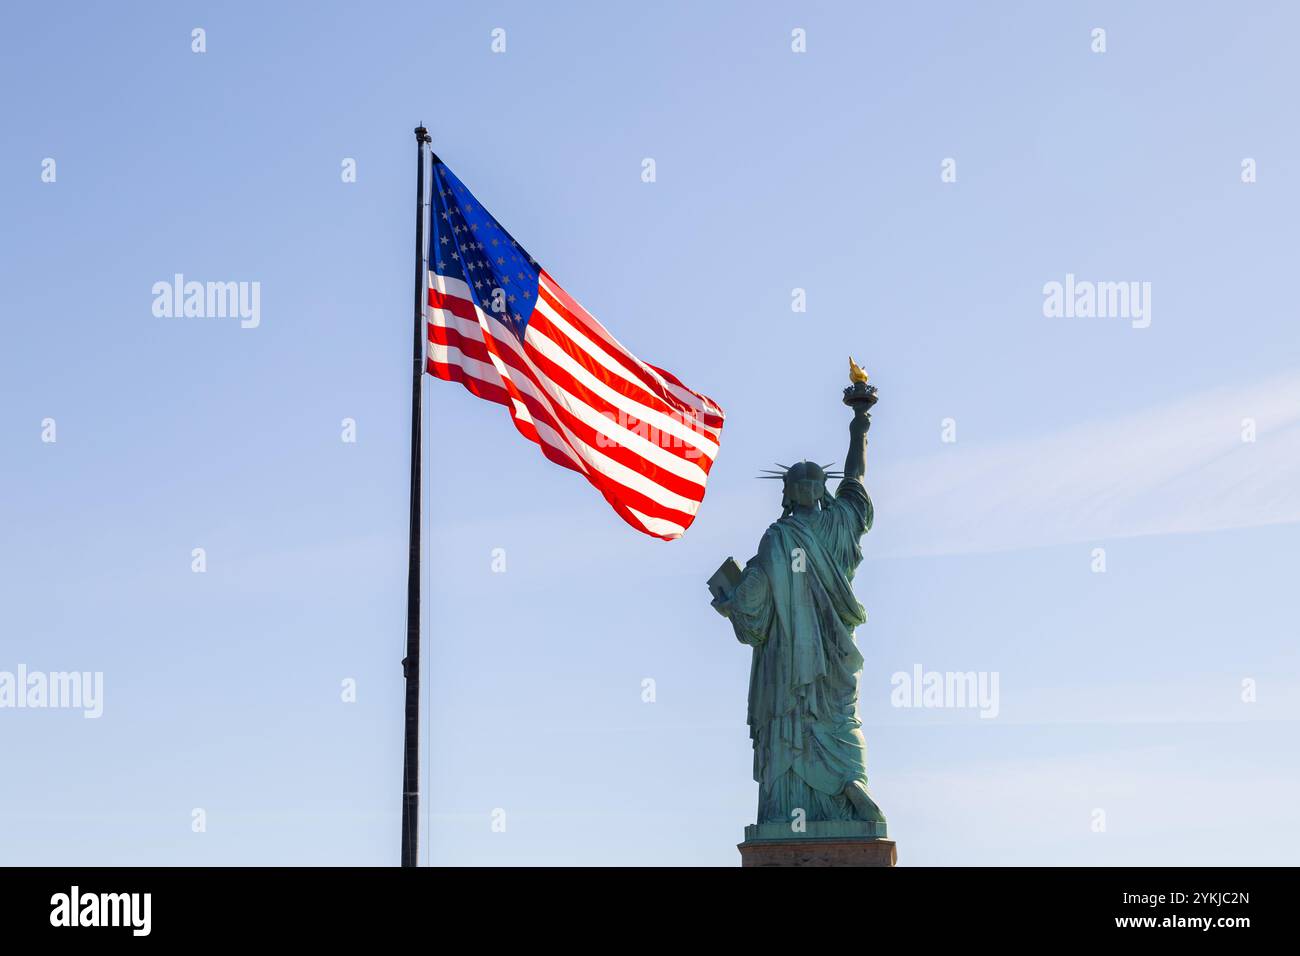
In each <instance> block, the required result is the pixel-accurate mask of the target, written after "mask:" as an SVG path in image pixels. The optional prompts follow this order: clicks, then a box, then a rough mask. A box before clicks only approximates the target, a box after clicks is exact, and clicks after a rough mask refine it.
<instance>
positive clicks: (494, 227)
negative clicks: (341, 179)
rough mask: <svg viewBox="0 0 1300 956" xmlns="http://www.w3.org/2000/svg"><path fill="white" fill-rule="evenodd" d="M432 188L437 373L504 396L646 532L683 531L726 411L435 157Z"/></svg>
mask: <svg viewBox="0 0 1300 956" xmlns="http://www.w3.org/2000/svg"><path fill="white" fill-rule="evenodd" d="M433 187H434V188H433V197H432V202H431V204H430V209H431V212H430V219H431V221H432V228H431V229H430V232H429V235H430V241H429V271H428V276H429V309H428V312H427V324H428V333H429V352H428V361H427V365H426V368H427V371H428V372H429V374H430V375H433V376H436V377H437V378H441V379H445V380H446V381H449V382H460V383H461V384H462V385H464V386H465V387H466V388H467V389H469V390H470V391H471V392H473V393H474V394H475V395H477V396H478V397H479V398H485V399H487V400H488V401H491V402H497V403H498V404H501V405H504V406H505V407H506V408H507V409H508V410H509V412H510V417H511V420H512V421H513V422H514V423H515V428H517V429H518V430H519V433H520V434H521V435H523V436H524V437H525V438H527V439H528V440H529V441H533V442H536V443H537V445H538V447H540V448H541V451H542V454H543V455H545V456H546V457H547V458H549V459H550V460H551V461H553V462H555V463H556V464H557V465H563V466H564V467H565V468H571V469H573V470H574V471H576V472H578V473H579V474H581V475H583V476H584V477H585V478H586V479H587V480H588V481H589V482H591V483H592V484H593V485H594V486H595V487H596V489H597V490H598V491H599V492H600V493H601V494H602V495H604V496H605V500H606V501H608V502H609V503H610V505H611V506H612V507H613V508H614V510H615V511H616V512H618V514H619V515H620V516H621V517H622V518H623V520H625V521H626V522H627V523H628V524H630V525H632V527H634V528H636V529H637V530H638V531H642V532H645V533H646V534H649V535H653V536H655V537H657V538H663V539H665V540H671V539H673V538H679V537H681V535H682V533H683V532H684V531H685V530H686V529H687V528H689V527H690V525H691V522H692V521H694V520H695V513H696V512H697V511H699V508H700V502H701V501H702V500H703V498H704V485H705V482H706V480H707V479H708V476H709V469H710V468H711V467H712V466H713V461H714V459H715V458H716V457H717V454H718V442H719V440H720V438H721V435H722V421H723V412H722V409H721V408H719V407H718V405H717V404H716V403H715V402H713V401H712V400H711V399H709V398H707V397H706V396H704V395H701V394H700V393H699V392H695V391H692V390H691V389H689V388H687V387H686V386H685V385H683V384H682V383H681V382H680V381H678V380H677V379H676V378H675V377H674V376H673V375H671V374H670V373H668V372H666V371H664V370H663V369H661V368H656V367H655V366H653V365H649V364H647V363H645V362H643V361H641V360H640V359H639V358H637V357H636V356H635V355H633V354H632V353H631V352H629V351H628V350H627V349H626V348H624V347H623V346H622V345H620V344H619V342H618V340H617V339H615V338H614V337H613V336H612V335H610V334H609V332H607V331H605V328H604V326H602V325H601V324H600V323H599V322H597V321H596V320H595V319H594V318H593V317H592V316H591V314H590V313H588V312H587V310H586V309H584V308H583V307H582V306H581V305H579V304H578V302H577V300H576V299H574V298H573V297H572V296H570V295H569V294H568V293H567V292H565V291H564V289H562V288H561V287H560V284H559V283H558V282H556V281H555V279H554V278H552V277H551V275H550V274H549V273H548V272H547V271H546V270H545V269H543V268H542V267H541V266H540V265H539V264H538V263H537V261H536V260H535V259H534V258H533V257H532V256H530V255H529V254H528V253H527V251H525V249H524V248H523V246H521V245H519V243H517V242H516V241H515V240H514V239H513V238H511V236H510V234H509V233H508V232H506V231H505V230H504V229H503V228H501V224H500V223H498V222H497V221H496V219H494V218H493V217H492V215H491V214H490V213H489V212H488V211H487V210H486V209H484V208H483V206H482V204H481V203H479V201H478V200H477V199H475V198H474V196H473V195H472V194H471V193H470V191H469V190H468V189H466V188H465V184H464V183H462V182H461V181H460V180H459V179H457V178H456V176H455V174H454V173H452V171H451V170H450V169H448V168H447V165H446V164H445V163H443V162H442V161H441V160H440V159H438V157H436V156H435V157H434V158H433Z"/></svg>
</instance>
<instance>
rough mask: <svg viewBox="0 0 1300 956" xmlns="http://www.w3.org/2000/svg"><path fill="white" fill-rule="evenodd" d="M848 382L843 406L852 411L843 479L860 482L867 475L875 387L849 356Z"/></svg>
mask: <svg viewBox="0 0 1300 956" xmlns="http://www.w3.org/2000/svg"><path fill="white" fill-rule="evenodd" d="M849 382H850V383H851V384H850V385H849V387H848V388H846V389H845V390H844V404H845V405H847V406H849V408H851V409H853V421H851V422H849V453H848V454H847V455H845V456H844V477H845V478H856V479H858V481H861V480H862V476H863V475H865V474H866V473H867V430H868V429H869V428H871V406H872V405H874V404H876V387H875V386H874V385H868V384H867V373H866V372H864V371H863V370H862V368H861V367H860V366H859V365H858V363H857V362H855V361H853V357H852V356H849Z"/></svg>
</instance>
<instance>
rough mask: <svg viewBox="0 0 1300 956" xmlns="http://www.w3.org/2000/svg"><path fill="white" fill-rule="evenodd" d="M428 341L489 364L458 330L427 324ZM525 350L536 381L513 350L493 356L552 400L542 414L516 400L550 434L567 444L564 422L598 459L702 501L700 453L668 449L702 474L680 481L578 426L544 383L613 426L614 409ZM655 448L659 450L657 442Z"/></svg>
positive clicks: (707, 464) (477, 344) (476, 343)
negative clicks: (607, 415) (606, 416)
mask: <svg viewBox="0 0 1300 956" xmlns="http://www.w3.org/2000/svg"><path fill="white" fill-rule="evenodd" d="M429 340H430V341H432V342H436V343H437V344H439V345H446V346H450V347H453V348H458V349H460V350H461V351H462V352H463V353H464V354H465V355H466V356H467V357H469V358H473V359H476V360H477V361H480V362H485V363H490V362H491V357H490V356H489V355H488V349H487V347H486V346H485V345H484V343H483V341H482V340H481V339H480V340H471V339H469V338H467V337H466V336H465V335H463V334H462V333H460V332H458V331H457V330H455V329H452V328H449V327H447V326H440V325H434V324H432V323H430V325H429ZM525 351H526V352H527V353H528V358H529V359H530V360H531V361H532V362H533V363H535V364H536V365H537V366H538V367H539V369H538V370H539V371H540V372H541V375H540V376H539V375H538V374H537V373H536V372H534V371H533V370H532V369H530V368H528V367H527V365H526V364H525V363H524V362H523V361H521V360H520V359H519V358H518V356H517V355H516V354H515V353H514V351H513V350H512V349H502V350H501V351H500V353H498V354H499V355H500V357H501V359H502V361H503V362H504V363H505V364H506V365H507V367H509V368H510V370H511V372H512V373H515V374H518V375H522V376H525V377H527V378H528V380H529V381H530V382H532V383H533V384H534V385H535V386H536V387H537V388H538V389H540V390H541V391H542V393H543V394H545V395H546V396H547V398H549V399H551V405H552V406H553V409H547V408H546V406H545V405H543V404H541V403H540V402H538V401H537V400H536V399H535V398H523V397H521V401H523V402H524V403H525V405H526V406H527V407H528V409H529V411H530V412H532V411H534V408H536V409H537V411H538V412H539V416H538V417H541V416H542V415H545V416H546V418H545V420H546V422H547V424H549V425H551V427H552V428H554V429H555V431H556V432H557V433H558V434H559V435H560V437H561V438H562V439H563V440H565V441H566V443H570V442H569V438H568V435H566V434H565V432H564V431H563V430H562V429H561V428H559V427H558V425H556V419H557V418H558V419H559V421H561V422H563V423H564V425H565V426H566V427H567V429H568V431H569V433H570V434H572V436H573V437H574V438H576V439H577V440H578V441H580V442H582V443H583V444H584V445H586V446H587V447H588V448H589V449H591V450H592V451H593V452H594V453H595V454H598V455H603V456H605V457H606V458H609V459H611V460H612V461H615V462H617V463H618V464H620V465H623V466H624V467H626V468H628V469H630V470H632V471H635V472H638V473H639V474H642V475H644V476H645V477H646V478H648V479H650V480H651V481H652V482H654V483H655V484H657V485H659V486H660V487H662V488H664V489H666V490H668V491H671V492H672V493H673V494H676V495H680V496H681V497H683V498H686V499H687V500H689V501H695V502H698V501H702V500H703V498H704V480H705V475H707V473H708V469H709V468H711V467H712V465H713V462H712V460H711V459H710V458H709V457H708V456H707V455H705V454H704V453H703V452H700V451H699V449H696V448H694V446H690V447H689V448H676V449H673V448H669V449H667V450H668V451H670V452H675V453H677V454H678V456H679V457H681V458H682V459H683V460H684V461H696V462H698V463H699V465H700V466H701V467H702V469H703V470H704V472H705V475H701V476H700V480H699V481H692V480H691V479H689V478H684V477H682V476H681V475H678V474H676V473H675V472H672V471H668V470H667V469H665V468H663V467H662V466H660V465H657V464H655V463H654V462H652V461H650V460H649V459H647V458H645V457H644V456H643V455H641V454H640V453H639V452H638V451H636V449H635V448H632V447H630V446H628V445H624V444H622V443H620V442H618V441H617V440H616V439H613V438H611V437H609V436H607V435H604V434H603V433H601V432H599V431H597V430H596V429H595V428H594V427H593V426H592V425H590V424H588V423H587V422H585V421H583V420H582V419H581V418H580V417H579V416H578V415H576V414H575V413H573V412H572V411H570V410H569V409H568V408H567V407H566V405H565V404H564V402H563V401H561V400H559V399H558V398H557V397H556V396H555V395H554V394H553V393H552V391H551V389H550V388H548V387H547V385H548V379H549V380H550V381H552V382H554V384H555V385H556V386H557V387H560V388H563V389H564V390H566V391H568V392H569V393H570V394H572V395H574V397H575V398H579V399H580V400H581V401H583V402H584V404H586V405H588V406H589V407H591V408H593V409H594V410H595V411H596V412H597V413H598V414H600V413H605V412H608V413H610V414H612V415H613V416H614V419H613V420H614V421H615V422H617V421H618V412H617V410H616V409H614V408H613V407H612V406H610V405H609V403H608V402H605V401H603V400H602V399H600V398H599V397H598V396H594V395H592V394H591V393H590V392H588V391H587V390H586V389H585V388H583V387H582V386H581V385H579V384H578V383H576V382H574V381H573V380H572V379H571V378H570V376H569V375H568V373H567V372H565V371H564V370H563V369H560V368H558V367H557V366H555V364H554V363H553V362H551V361H549V360H548V359H546V358H545V357H544V356H542V355H540V354H538V353H537V352H536V350H535V349H534V348H532V347H530V346H526V347H525ZM519 395H520V396H523V395H524V393H523V392H519ZM670 437H671V436H670ZM647 440H648V441H649V440H652V439H650V438H649V437H647ZM570 444H571V443H570ZM659 444H660V446H661V447H662V443H659ZM688 450H689V451H694V452H697V453H698V458H690V457H688V456H687V455H686V454H685V452H686V451H688ZM611 480H613V479H611ZM619 487H620V488H622V487H626V486H624V485H619ZM629 490H630V489H629ZM657 507H659V508H663V507H665V506H664V505H657ZM677 513H682V512H677Z"/></svg>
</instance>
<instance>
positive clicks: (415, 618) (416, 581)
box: [402, 126, 431, 866]
mask: <svg viewBox="0 0 1300 956" xmlns="http://www.w3.org/2000/svg"><path fill="white" fill-rule="evenodd" d="M429 142H431V140H430V138H429V131H428V130H427V129H425V128H424V127H423V126H417V127H416V128H415V150H416V157H417V160H416V170H417V172H416V190H415V357H414V360H413V362H412V369H411V376H412V377H411V530H410V554H409V556H408V563H407V573H406V657H405V658H403V659H402V672H403V673H404V674H405V675H406V735H405V737H404V738H403V739H404V745H403V750H404V756H403V758H402V866H415V865H416V862H417V857H418V855H419V848H420V477H421V476H420V444H421V443H420V432H421V428H420V409H421V401H420V388H421V386H422V385H423V383H424V362H425V354H426V353H427V351H428V347H427V346H426V345H425V336H426V335H427V334H428V333H427V332H426V331H425V328H424V300H425V298H426V296H427V295H428V293H427V292H426V291H425V278H424V146H425V144H426V143H429Z"/></svg>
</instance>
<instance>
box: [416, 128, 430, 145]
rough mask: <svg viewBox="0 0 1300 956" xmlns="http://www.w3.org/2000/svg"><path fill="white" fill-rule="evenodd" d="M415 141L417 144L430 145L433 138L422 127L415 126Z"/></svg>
mask: <svg viewBox="0 0 1300 956" xmlns="http://www.w3.org/2000/svg"><path fill="white" fill-rule="evenodd" d="M415 141H416V142H417V143H432V142H433V137H431V136H430V135H429V131H428V130H427V129H425V128H424V127H423V126H417V127H416V128H415Z"/></svg>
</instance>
